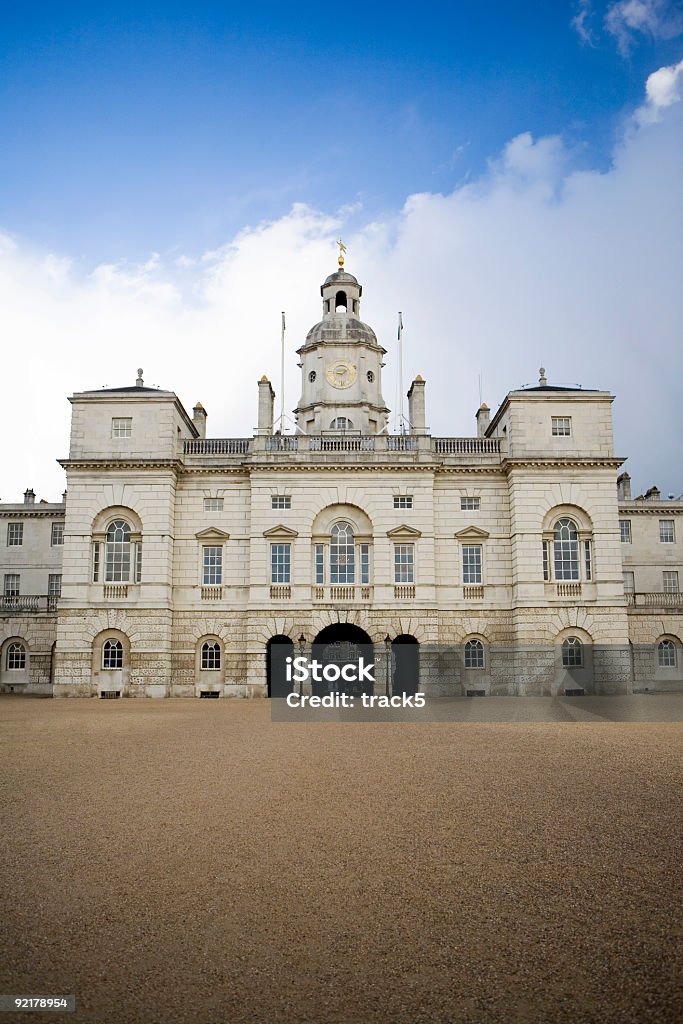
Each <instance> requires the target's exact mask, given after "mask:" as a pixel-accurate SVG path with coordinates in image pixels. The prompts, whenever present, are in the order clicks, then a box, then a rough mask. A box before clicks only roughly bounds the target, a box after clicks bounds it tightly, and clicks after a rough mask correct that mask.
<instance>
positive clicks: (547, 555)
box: [543, 540, 550, 580]
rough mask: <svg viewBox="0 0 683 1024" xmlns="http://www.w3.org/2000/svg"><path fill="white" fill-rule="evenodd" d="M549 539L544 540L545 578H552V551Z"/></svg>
mask: <svg viewBox="0 0 683 1024" xmlns="http://www.w3.org/2000/svg"><path fill="white" fill-rule="evenodd" d="M548 548H549V545H548V541H547V540H544V541H543V579H544V580H549V579H550V552H549V550H548Z"/></svg>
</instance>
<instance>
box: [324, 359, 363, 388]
mask: <svg viewBox="0 0 683 1024" xmlns="http://www.w3.org/2000/svg"><path fill="white" fill-rule="evenodd" d="M357 373H358V368H357V367H356V366H355V364H354V363H347V362H344V361H343V360H341V361H340V362H338V363H330V365H329V366H328V367H327V372H326V374H325V376H326V377H327V379H328V381H329V382H330V384H331V385H332V387H333V388H349V387H351V385H352V384H353V382H354V380H355V379H356V374H357Z"/></svg>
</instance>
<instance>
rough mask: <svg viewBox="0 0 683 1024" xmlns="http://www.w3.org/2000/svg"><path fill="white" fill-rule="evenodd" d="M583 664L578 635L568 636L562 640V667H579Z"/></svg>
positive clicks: (581, 645)
mask: <svg viewBox="0 0 683 1024" xmlns="http://www.w3.org/2000/svg"><path fill="white" fill-rule="evenodd" d="M582 665H583V644H582V643H581V641H580V640H579V638H578V636H568V637H567V639H566V640H563V641H562V668H581V666H582Z"/></svg>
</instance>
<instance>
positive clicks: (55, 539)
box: [51, 523, 64, 546]
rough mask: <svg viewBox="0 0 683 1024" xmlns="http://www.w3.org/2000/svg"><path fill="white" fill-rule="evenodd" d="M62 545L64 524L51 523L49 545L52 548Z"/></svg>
mask: <svg viewBox="0 0 683 1024" xmlns="http://www.w3.org/2000/svg"><path fill="white" fill-rule="evenodd" d="M63 543H64V523H53V524H52V539H51V544H52V545H53V546H55V545H56V544H63Z"/></svg>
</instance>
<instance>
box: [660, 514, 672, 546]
mask: <svg viewBox="0 0 683 1024" xmlns="http://www.w3.org/2000/svg"><path fill="white" fill-rule="evenodd" d="M659 539H660V541H661V542H662V544H673V542H674V521H673V519H660V520H659Z"/></svg>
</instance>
